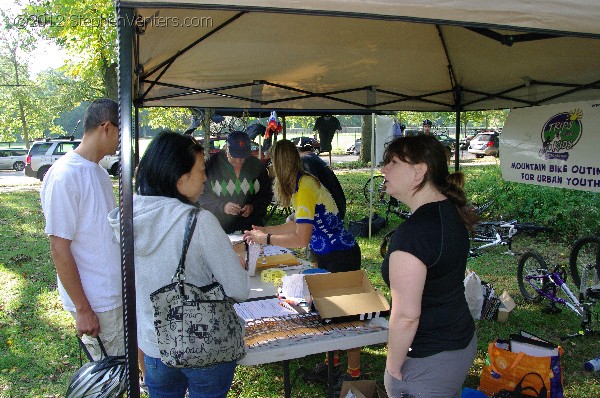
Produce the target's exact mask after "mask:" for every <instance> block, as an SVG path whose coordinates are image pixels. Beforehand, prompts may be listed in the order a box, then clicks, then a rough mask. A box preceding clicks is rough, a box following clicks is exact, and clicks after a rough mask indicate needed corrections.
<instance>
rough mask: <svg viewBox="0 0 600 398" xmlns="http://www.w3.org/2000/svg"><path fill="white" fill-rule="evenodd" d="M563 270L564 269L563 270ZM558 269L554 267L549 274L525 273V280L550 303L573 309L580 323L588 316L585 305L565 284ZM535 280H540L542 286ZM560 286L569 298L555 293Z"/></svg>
mask: <svg viewBox="0 0 600 398" xmlns="http://www.w3.org/2000/svg"><path fill="white" fill-rule="evenodd" d="M563 272H564V271H563ZM560 273H561V272H560V271H557V270H556V269H555V270H554V271H553V272H552V273H549V274H545V275H526V276H525V280H526V281H527V283H529V285H531V287H533V289H534V290H535V291H536V292H537V293H538V294H539V295H541V296H543V297H545V298H547V299H548V300H550V301H551V302H552V303H559V304H563V305H565V306H567V307H568V308H569V309H571V310H572V311H574V312H575V313H576V314H577V315H579V316H580V317H581V318H582V324H583V322H584V321H587V318H588V317H589V311H588V309H586V307H585V306H584V305H583V304H581V303H580V302H579V300H578V299H577V297H576V296H575V295H574V294H573V292H572V291H571V289H569V287H568V286H567V284H566V283H565V281H564V280H563V278H562V277H561V275H560ZM535 281H539V282H541V285H542V288H540V287H539V284H536V283H535ZM559 288H560V290H562V291H563V292H564V293H565V294H566V295H567V298H568V299H569V300H565V299H563V298H562V297H558V296H557V295H556V291H557V290H558V289H559Z"/></svg>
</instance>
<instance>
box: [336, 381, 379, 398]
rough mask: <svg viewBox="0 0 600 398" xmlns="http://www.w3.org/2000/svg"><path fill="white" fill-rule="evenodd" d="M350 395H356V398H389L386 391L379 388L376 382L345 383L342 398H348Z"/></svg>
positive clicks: (341, 393)
mask: <svg viewBox="0 0 600 398" xmlns="http://www.w3.org/2000/svg"><path fill="white" fill-rule="evenodd" d="M348 393H352V394H354V397H356V398H388V396H387V394H386V392H385V390H384V389H382V388H381V387H379V386H378V385H377V384H376V383H375V380H357V381H345V382H344V384H342V390H341V392H340V398H346V397H347V396H348V395H349V394H348ZM350 397H352V395H350Z"/></svg>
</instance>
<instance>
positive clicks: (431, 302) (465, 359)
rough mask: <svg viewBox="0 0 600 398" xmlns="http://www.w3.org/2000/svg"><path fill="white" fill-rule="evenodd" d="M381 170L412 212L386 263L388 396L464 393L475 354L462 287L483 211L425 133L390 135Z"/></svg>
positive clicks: (388, 185) (398, 232)
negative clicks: (477, 210)
mask: <svg viewBox="0 0 600 398" xmlns="http://www.w3.org/2000/svg"><path fill="white" fill-rule="evenodd" d="M381 172H382V174H383V175H384V176H385V186H386V192H387V193H388V194H389V195H391V196H392V197H394V198H396V199H398V200H399V201H400V202H402V203H404V204H406V205H407V206H408V207H409V208H410V211H411V213H412V215H411V216H410V218H409V219H408V220H406V221H404V222H403V223H401V224H400V225H399V226H398V228H397V229H396V232H395V233H394V235H393V236H392V238H391V241H390V243H389V246H388V251H387V254H386V256H385V259H384V261H383V264H382V267H381V273H382V276H383V280H384V281H385V283H386V284H387V285H388V286H389V287H390V292H391V296H392V309H391V313H390V319H389V338H388V353H387V360H386V370H385V375H384V383H385V388H386V390H387V394H388V396H390V397H400V396H405V395H404V394H406V396H411V397H432V398H433V397H448V398H450V397H452V398H454V397H456V398H458V397H460V395H461V389H462V384H463V382H464V380H465V378H466V376H467V374H468V372H469V368H470V366H471V365H472V364H473V360H474V358H475V355H476V353H477V338H476V335H475V324H474V322H473V318H472V317H471V313H470V312H469V307H468V305H467V301H466V298H465V292H464V285H463V280H464V277H465V269H466V265H467V256H468V252H469V232H468V230H469V229H470V228H472V227H473V224H474V223H475V222H476V221H477V215H476V214H475V212H474V209H473V208H472V206H470V205H469V204H468V201H467V198H466V195H465V191H464V189H463V185H464V176H463V174H462V173H453V174H449V172H448V165H447V163H446V152H445V149H444V146H443V145H442V144H441V143H440V142H439V141H438V140H437V139H435V137H433V136H426V135H418V136H411V137H403V138H398V139H396V140H394V141H392V142H391V143H390V144H389V145H388V147H387V149H386V151H385V154H384V166H383V168H382V169H381ZM409 349H410V351H409Z"/></svg>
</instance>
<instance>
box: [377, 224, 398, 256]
mask: <svg viewBox="0 0 600 398" xmlns="http://www.w3.org/2000/svg"><path fill="white" fill-rule="evenodd" d="M394 232H396V230H395V229H392V230H391V231H389V232H387V233H386V234H385V235H383V237H382V238H381V243H380V244H379V254H380V255H381V258H385V255H386V254H387V248H388V245H389V244H390V240H392V235H394Z"/></svg>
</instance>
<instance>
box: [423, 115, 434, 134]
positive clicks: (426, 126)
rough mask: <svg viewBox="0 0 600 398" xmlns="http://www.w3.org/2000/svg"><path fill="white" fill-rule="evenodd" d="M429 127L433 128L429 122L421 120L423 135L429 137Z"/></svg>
mask: <svg viewBox="0 0 600 398" xmlns="http://www.w3.org/2000/svg"><path fill="white" fill-rule="evenodd" d="M431 126H433V122H432V121H431V120H429V119H425V120H423V134H425V135H431Z"/></svg>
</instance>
